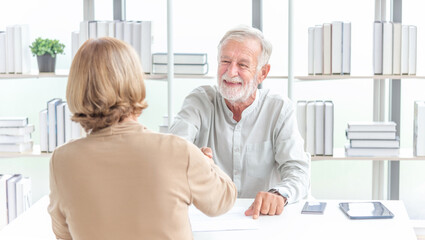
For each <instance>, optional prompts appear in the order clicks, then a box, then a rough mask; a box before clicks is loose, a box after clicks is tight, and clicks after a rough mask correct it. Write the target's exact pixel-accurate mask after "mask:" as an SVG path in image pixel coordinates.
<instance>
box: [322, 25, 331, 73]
mask: <svg viewBox="0 0 425 240" xmlns="http://www.w3.org/2000/svg"><path fill="white" fill-rule="evenodd" d="M331 57H332V25H331V24H330V23H324V24H323V74H326V75H329V74H331V73H332V61H331Z"/></svg>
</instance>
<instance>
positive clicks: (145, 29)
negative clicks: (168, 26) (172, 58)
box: [132, 21, 152, 73]
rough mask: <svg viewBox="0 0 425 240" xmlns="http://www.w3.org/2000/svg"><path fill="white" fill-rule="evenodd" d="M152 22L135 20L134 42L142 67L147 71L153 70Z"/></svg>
mask: <svg viewBox="0 0 425 240" xmlns="http://www.w3.org/2000/svg"><path fill="white" fill-rule="evenodd" d="M151 24H152V22H150V21H137V22H133V33H132V44H133V47H134V49H135V50H136V52H137V54H138V55H139V57H140V61H141V62H142V69H143V71H144V72H145V73H150V72H151V70H152V42H151V39H152V27H151Z"/></svg>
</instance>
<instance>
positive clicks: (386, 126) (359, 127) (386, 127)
mask: <svg viewBox="0 0 425 240" xmlns="http://www.w3.org/2000/svg"><path fill="white" fill-rule="evenodd" d="M396 127H397V124H396V123H395V122H391V121H389V122H348V123H347V130H348V131H350V132H356V131H359V132H367V131H371V132H393V131H396Z"/></svg>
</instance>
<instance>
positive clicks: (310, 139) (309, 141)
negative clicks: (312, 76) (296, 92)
mask: <svg viewBox="0 0 425 240" xmlns="http://www.w3.org/2000/svg"><path fill="white" fill-rule="evenodd" d="M315 109H316V103H315V102H314V101H308V102H307V111H306V139H305V143H306V151H307V152H309V153H310V154H311V155H312V156H314V155H315V145H316V144H315V139H316V137H315V133H316V130H315V127H316V113H315Z"/></svg>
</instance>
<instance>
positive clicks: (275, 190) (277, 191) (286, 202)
mask: <svg viewBox="0 0 425 240" xmlns="http://www.w3.org/2000/svg"><path fill="white" fill-rule="evenodd" d="M268 192H269V193H273V194H276V195H279V196H281V197H283V199H284V200H285V206H286V205H288V195H286V194H285V195H283V194H281V193H280V192H279V190H277V189H274V188H272V189H270V190H269V191H268Z"/></svg>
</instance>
